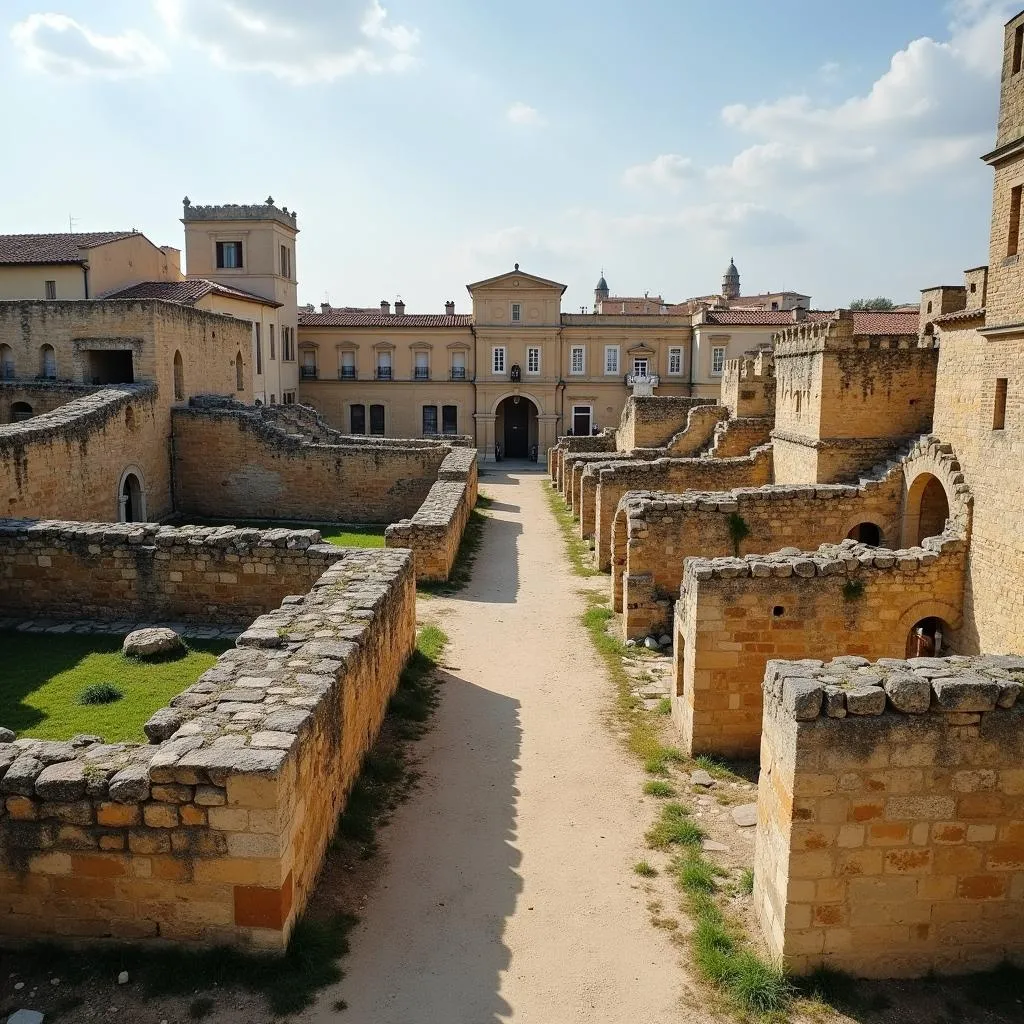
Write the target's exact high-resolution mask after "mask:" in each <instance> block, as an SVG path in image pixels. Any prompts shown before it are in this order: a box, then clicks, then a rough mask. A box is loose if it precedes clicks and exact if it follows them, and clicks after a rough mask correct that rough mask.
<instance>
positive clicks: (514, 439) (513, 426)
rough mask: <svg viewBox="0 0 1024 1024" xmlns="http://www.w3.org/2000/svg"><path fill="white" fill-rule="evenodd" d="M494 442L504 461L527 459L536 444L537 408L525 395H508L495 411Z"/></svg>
mask: <svg viewBox="0 0 1024 1024" xmlns="http://www.w3.org/2000/svg"><path fill="white" fill-rule="evenodd" d="M494 440H495V443H496V444H498V445H500V446H501V451H502V457H503V458H506V459H528V458H529V457H530V452H531V450H532V448H533V447H534V446H536V445H537V443H538V428H537V406H536V405H534V403H533V402H532V401H531V400H530V399H529V398H527V397H526V396H525V395H509V396H508V397H507V398H505V399H503V400H502V401H501V402H500V403H499V404H498V408H497V410H496V416H495V420H494Z"/></svg>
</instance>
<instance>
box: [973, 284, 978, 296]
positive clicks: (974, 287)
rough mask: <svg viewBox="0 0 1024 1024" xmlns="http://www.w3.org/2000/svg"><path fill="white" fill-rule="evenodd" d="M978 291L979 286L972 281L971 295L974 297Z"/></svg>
mask: <svg viewBox="0 0 1024 1024" xmlns="http://www.w3.org/2000/svg"><path fill="white" fill-rule="evenodd" d="M977 290H978V286H977V285H976V284H975V283H974V282H973V281H972V282H971V294H972V295H973V294H974V293H975V292H976V291H977Z"/></svg>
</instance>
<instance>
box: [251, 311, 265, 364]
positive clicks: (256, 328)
mask: <svg viewBox="0 0 1024 1024" xmlns="http://www.w3.org/2000/svg"><path fill="white" fill-rule="evenodd" d="M252 331H253V335H252V336H253V343H254V345H255V348H256V372H257V373H262V372H263V339H262V338H261V337H260V325H259V324H257V323H254V324H253V325H252Z"/></svg>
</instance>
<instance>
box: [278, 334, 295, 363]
mask: <svg viewBox="0 0 1024 1024" xmlns="http://www.w3.org/2000/svg"><path fill="white" fill-rule="evenodd" d="M281 358H282V359H283V360H284V361H285V362H286V363H290V362H291V361H292V360H293V359H294V358H295V328H294V327H282V328H281Z"/></svg>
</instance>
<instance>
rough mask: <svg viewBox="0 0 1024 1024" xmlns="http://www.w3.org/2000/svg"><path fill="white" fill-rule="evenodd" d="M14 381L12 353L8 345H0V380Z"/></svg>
mask: <svg viewBox="0 0 1024 1024" xmlns="http://www.w3.org/2000/svg"><path fill="white" fill-rule="evenodd" d="M13 379H14V352H13V351H12V349H11V346H10V345H0V380H13Z"/></svg>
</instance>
